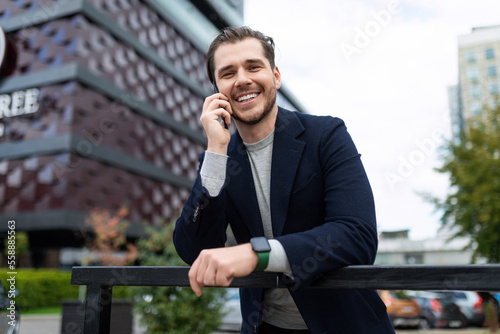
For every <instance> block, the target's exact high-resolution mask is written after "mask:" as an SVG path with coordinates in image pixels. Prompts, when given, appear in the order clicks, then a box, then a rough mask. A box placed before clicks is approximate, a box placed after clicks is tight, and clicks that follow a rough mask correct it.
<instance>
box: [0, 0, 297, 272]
mask: <svg viewBox="0 0 500 334" xmlns="http://www.w3.org/2000/svg"><path fill="white" fill-rule="evenodd" d="M242 4H243V2H242V1H241V0H240V1H234V0H233V1H231V0H226V1H217V0H197V1H188V0H70V1H68V0H59V1H56V0H44V1H39V0H24V1H11V0H6V1H2V2H1V3H0V26H1V27H2V29H3V32H5V34H3V35H2V36H3V37H4V39H5V37H6V38H7V39H8V40H9V41H12V43H13V44H14V45H15V47H16V49H17V59H16V64H15V66H14V68H13V69H12V71H11V73H9V75H7V74H5V75H4V77H2V78H0V80H1V81H0V240H2V239H4V238H5V236H6V232H7V222H8V221H15V226H16V231H18V232H20V231H25V232H27V233H28V235H29V242H30V247H31V258H30V265H32V266H35V267H58V266H71V265H73V264H74V263H77V262H78V259H79V253H78V250H79V249H81V248H82V246H83V241H84V240H83V239H82V236H81V232H82V231H84V230H86V229H88V226H86V225H85V223H84V217H85V216H86V215H87V214H88V213H89V212H90V211H91V210H92V209H96V208H102V209H107V210H116V209H118V208H119V207H121V206H126V207H127V208H128V209H129V212H130V213H129V216H128V217H127V219H128V220H129V221H130V222H131V223H132V224H131V228H130V230H129V236H130V237H137V236H138V235H140V233H141V229H140V224H139V223H141V222H147V223H149V224H152V225H158V224H160V222H161V221H163V220H164V221H166V222H171V221H172V220H173V219H175V218H176V217H177V215H178V213H179V210H180V209H181V207H182V205H183V203H184V201H185V200H186V199H187V196H188V195H189V193H190V189H191V186H192V183H193V181H194V178H195V175H196V169H197V166H198V155H199V154H200V153H201V152H203V150H204V149H205V144H206V138H205V136H204V133H203V131H202V128H201V126H200V124H199V115H200V112H201V109H202V104H203V100H204V98H205V97H206V96H208V95H210V94H212V92H213V88H212V85H211V83H210V82H209V81H208V79H207V76H206V74H205V52H206V50H207V48H208V45H209V43H210V42H211V40H212V39H213V37H215V36H216V35H217V33H218V31H219V29H221V28H222V27H224V26H227V25H235V24H236V25H241V24H242V22H243V11H242ZM279 101H280V103H281V104H282V105H284V106H285V105H286V106H288V107H290V106H291V107H292V108H294V109H296V110H299V111H304V110H303V109H302V107H301V106H300V105H299V103H298V102H297V101H296V100H295V99H294V97H293V95H292V94H290V92H289V91H288V90H287V89H286V87H283V88H282V89H280V93H279ZM0 246H1V245H0ZM1 249H4V248H3V247H1V248H0V252H1Z"/></svg>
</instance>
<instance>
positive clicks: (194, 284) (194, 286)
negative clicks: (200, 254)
mask: <svg viewBox="0 0 500 334" xmlns="http://www.w3.org/2000/svg"><path fill="white" fill-rule="evenodd" d="M198 267H199V262H198V260H196V261H195V262H194V263H193V265H192V266H191V269H189V273H188V277H189V285H190V286H191V290H193V292H194V293H195V294H196V295H197V296H198V297H199V296H201V287H202V285H200V284H199V283H198V280H197V277H198Z"/></svg>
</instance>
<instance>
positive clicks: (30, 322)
mask: <svg viewBox="0 0 500 334" xmlns="http://www.w3.org/2000/svg"><path fill="white" fill-rule="evenodd" d="M138 323H139V322H138V321H137V318H135V319H134V327H135V328H134V332H133V334H144V331H142V330H141V329H140V328H139V326H138ZM60 333H61V316H60V315H25V316H21V328H20V334H60ZM396 333H397V334H490V332H489V331H487V330H486V329H481V328H464V329H459V330H457V329H448V330H446V329H433V330H429V331H420V330H415V329H413V330H396ZM498 333H500V331H499V332H498Z"/></svg>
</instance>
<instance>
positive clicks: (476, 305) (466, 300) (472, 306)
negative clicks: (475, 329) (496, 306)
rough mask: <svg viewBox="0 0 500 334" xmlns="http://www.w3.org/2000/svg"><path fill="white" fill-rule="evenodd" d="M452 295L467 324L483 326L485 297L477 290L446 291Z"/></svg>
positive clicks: (445, 292)
mask: <svg viewBox="0 0 500 334" xmlns="http://www.w3.org/2000/svg"><path fill="white" fill-rule="evenodd" d="M443 293H444V294H446V295H448V296H450V297H451V298H452V299H453V301H454V302H455V304H457V305H458V306H460V310H461V311H462V313H463V315H464V316H465V318H466V321H467V324H468V325H472V326H482V325H483V323H484V317H485V315H484V299H483V297H481V295H480V294H479V293H477V292H475V291H444V292H443Z"/></svg>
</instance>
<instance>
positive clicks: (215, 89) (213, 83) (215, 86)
mask: <svg viewBox="0 0 500 334" xmlns="http://www.w3.org/2000/svg"><path fill="white" fill-rule="evenodd" d="M212 85H213V86H214V92H215V93H219V88H217V85H216V84H215V81H214V82H212ZM221 118H222V121H223V122H224V128H226V129H229V127H228V126H227V124H226V120H225V119H224V117H221Z"/></svg>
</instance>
